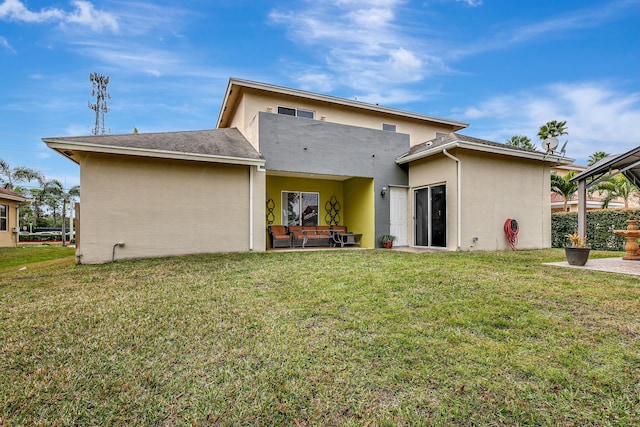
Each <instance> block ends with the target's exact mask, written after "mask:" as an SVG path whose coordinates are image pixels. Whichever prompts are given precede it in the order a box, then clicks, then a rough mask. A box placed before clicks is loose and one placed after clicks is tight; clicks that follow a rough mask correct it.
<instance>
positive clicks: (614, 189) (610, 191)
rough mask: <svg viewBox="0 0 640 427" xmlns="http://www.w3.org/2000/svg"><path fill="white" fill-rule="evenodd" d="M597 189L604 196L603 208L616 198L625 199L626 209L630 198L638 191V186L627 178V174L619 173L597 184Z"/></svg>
mask: <svg viewBox="0 0 640 427" xmlns="http://www.w3.org/2000/svg"><path fill="white" fill-rule="evenodd" d="M596 190H597V191H600V192H601V193H602V194H603V196H604V198H603V199H602V208H603V209H606V208H608V207H609V202H611V201H612V200H614V199H618V198H620V199H622V200H624V207H625V209H626V208H628V207H629V199H630V198H631V196H632V195H633V193H634V192H636V187H635V186H634V185H633V184H632V183H631V181H629V180H628V179H627V177H626V176H624V175H622V174H619V175H616V176H614V177H611V178H609V179H608V180H606V181H603V182H601V183H600V184H598V185H597V186H596Z"/></svg>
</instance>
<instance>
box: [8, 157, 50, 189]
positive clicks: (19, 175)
mask: <svg viewBox="0 0 640 427" xmlns="http://www.w3.org/2000/svg"><path fill="white" fill-rule="evenodd" d="M30 181H38V182H42V181H44V177H43V176H42V174H41V173H40V172H38V171H36V170H33V169H30V168H26V167H23V166H14V167H11V166H10V165H9V163H7V162H6V161H5V160H3V159H0V185H2V187H3V188H4V189H5V190H10V191H13V189H14V184H15V183H18V182H30Z"/></svg>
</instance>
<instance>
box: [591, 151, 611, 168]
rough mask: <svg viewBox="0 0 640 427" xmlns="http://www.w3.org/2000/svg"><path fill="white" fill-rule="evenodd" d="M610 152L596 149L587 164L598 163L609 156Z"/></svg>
mask: <svg viewBox="0 0 640 427" xmlns="http://www.w3.org/2000/svg"><path fill="white" fill-rule="evenodd" d="M608 156H609V153H605V152H604V151H596V152H595V153H593V154H592V155H590V156H589V161H588V162H587V166H593V165H595V164H596V163H598V162H599V161H600V160H602V159H604V158H605V157H608Z"/></svg>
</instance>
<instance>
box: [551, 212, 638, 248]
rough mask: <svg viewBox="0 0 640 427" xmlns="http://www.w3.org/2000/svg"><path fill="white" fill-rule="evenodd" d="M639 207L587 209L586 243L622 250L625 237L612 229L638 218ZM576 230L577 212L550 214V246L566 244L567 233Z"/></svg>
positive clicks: (555, 246)
mask: <svg viewBox="0 0 640 427" xmlns="http://www.w3.org/2000/svg"><path fill="white" fill-rule="evenodd" d="M639 216H640V209H601V210H594V211H587V243H590V244H591V248H592V249H597V250H611V251H623V250H624V244H625V239H624V238H623V237H622V236H618V235H617V234H614V233H613V230H624V229H626V228H627V220H628V219H631V218H638V217H639ZM577 230H578V213H577V212H568V213H565V212H559V213H553V214H551V246H552V247H554V248H562V247H565V246H567V244H568V243H569V242H568V239H567V237H566V236H567V235H568V234H573V233H575V232H577Z"/></svg>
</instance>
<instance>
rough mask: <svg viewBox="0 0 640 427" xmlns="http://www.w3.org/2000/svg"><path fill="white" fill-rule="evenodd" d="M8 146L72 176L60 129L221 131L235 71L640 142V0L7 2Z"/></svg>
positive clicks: (7, 150) (475, 123) (28, 161)
mask: <svg viewBox="0 0 640 427" xmlns="http://www.w3.org/2000/svg"><path fill="white" fill-rule="evenodd" d="M0 64H1V66H0V158H3V159H4V160H6V161H7V162H9V163H10V164H11V165H12V166H28V167H32V168H34V169H37V170H39V171H41V172H43V173H44V174H45V176H46V177H47V178H49V179H53V178H55V179H60V180H61V181H63V182H64V183H66V185H67V186H71V185H75V184H78V183H79V168H78V167H77V166H76V165H75V164H74V163H72V162H71V161H69V160H67V159H65V158H63V157H62V156H60V155H59V154H57V153H55V152H53V151H51V150H49V149H48V148H47V147H46V146H45V144H44V143H43V142H42V141H41V138H43V137H50V136H71V135H73V136H76V135H88V134H90V133H91V130H92V126H93V122H94V119H95V115H94V113H93V111H92V110H90V109H89V108H88V106H87V105H88V102H90V101H91V102H94V101H95V100H94V99H93V98H92V97H91V84H90V82H89V74H90V73H91V72H98V73H101V74H104V75H108V76H109V77H110V83H109V86H108V92H109V93H110V95H111V100H110V101H109V103H108V105H109V107H110V109H111V111H110V112H109V113H107V114H106V116H105V125H106V127H107V128H108V129H109V130H110V133H114V134H116V133H130V132H132V131H133V128H134V127H136V128H137V129H138V130H139V131H140V132H160V131H179V130H197V129H211V128H214V127H215V125H216V119H217V115H218V111H219V108H220V103H221V101H222V97H223V95H224V91H225V88H226V85H227V81H228V79H229V77H238V78H243V79H249V80H256V81H260V82H264V83H269V84H275V85H280V86H286V87H293V88H298V89H303V90H309V91H313V92H318V93H323V94H329V95H334V96H338V97H344V98H351V99H354V98H357V99H358V100H360V101H366V102H372V103H379V104H380V105H385V106H389V107H394V108H399V109H403V110H409V111H415V112H418V113H422V114H427V115H433V116H438V117H443V118H449V119H454V120H459V121H463V122H467V123H470V126H469V128H467V129H465V130H464V131H462V132H461V133H464V134H467V135H472V136H475V137H480V138H486V139H490V140H493V141H498V142H504V141H505V140H506V139H508V138H509V137H511V136H512V135H516V134H519V135H527V136H529V137H530V138H531V139H532V141H533V142H535V143H538V140H537V136H536V134H537V131H538V128H539V127H540V125H542V124H544V123H546V122H547V121H550V120H566V121H567V122H568V129H569V135H568V136H567V137H566V140H568V141H569V143H568V146H567V147H568V150H567V151H568V152H567V155H568V156H569V157H572V158H576V159H577V160H578V161H577V163H583V164H584V163H585V162H586V160H587V158H588V156H589V155H590V154H592V153H594V152H595V151H599V150H603V151H606V152H610V153H620V152H624V151H627V150H629V149H631V148H633V147H636V146H638V145H640V0H608V1H605V0H562V1H557V0H555V1H547V0H535V1H528V0H522V1H515V0H422V1H409V0H406V1H405V0H325V1H318V0H314V1H307V0H300V1H298V2H289V1H287V2H284V1H258V0H228V1H215V0H208V1H205V0H201V1H197V0H182V1H180V2H175V1H166V2H165V1H153V2H151V1H145V0H139V1H133V2H129V1H112V0H92V1H88V0H71V1H68V0H61V1H34V0H0Z"/></svg>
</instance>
